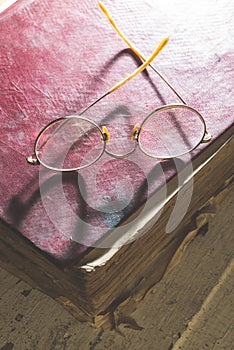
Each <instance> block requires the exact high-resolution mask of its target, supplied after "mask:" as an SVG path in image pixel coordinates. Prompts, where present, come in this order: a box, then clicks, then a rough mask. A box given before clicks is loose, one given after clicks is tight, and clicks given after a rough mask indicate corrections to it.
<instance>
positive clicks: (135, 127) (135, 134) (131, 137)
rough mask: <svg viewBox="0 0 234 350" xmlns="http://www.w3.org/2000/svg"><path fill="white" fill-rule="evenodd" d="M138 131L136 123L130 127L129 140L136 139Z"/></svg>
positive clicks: (138, 127) (138, 126)
mask: <svg viewBox="0 0 234 350" xmlns="http://www.w3.org/2000/svg"><path fill="white" fill-rule="evenodd" d="M139 131H140V125H139V124H138V123H137V124H136V125H135V126H134V128H133V129H132V133H131V136H130V140H131V141H133V140H137V137H138V134H139Z"/></svg>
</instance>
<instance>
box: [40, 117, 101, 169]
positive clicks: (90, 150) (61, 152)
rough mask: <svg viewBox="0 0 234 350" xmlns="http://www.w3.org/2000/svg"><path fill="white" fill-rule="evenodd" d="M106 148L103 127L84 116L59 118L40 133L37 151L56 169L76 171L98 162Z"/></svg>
mask: <svg viewBox="0 0 234 350" xmlns="http://www.w3.org/2000/svg"><path fill="white" fill-rule="evenodd" d="M104 149H105V142H104V141H103V137H102V132H101V130H100V129H99V127H98V126H97V125H96V124H94V123H92V122H90V121H89V120H86V119H84V118H81V117H68V118H61V119H58V120H55V121H54V122H52V123H51V124H49V125H48V126H47V127H46V128H45V129H44V130H43V131H42V132H41V134H40V135H39V137H38V140H37V142H36V146H35V153H36V156H37V158H38V160H39V161H40V163H41V164H42V165H44V166H45V167H47V168H49V169H52V170H59V171H72V170H78V169H81V168H85V167H87V166H89V165H91V164H93V163H94V162H96V161H97V160H98V159H99V158H100V157H101V155H102V154H103V152H104Z"/></svg>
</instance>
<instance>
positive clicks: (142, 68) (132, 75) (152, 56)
mask: <svg viewBox="0 0 234 350" xmlns="http://www.w3.org/2000/svg"><path fill="white" fill-rule="evenodd" d="M168 41H169V38H165V39H163V40H162V41H161V42H160V44H159V45H158V46H157V47H156V49H155V50H154V52H153V53H152V55H151V56H150V57H149V58H148V59H146V60H145V62H144V63H143V64H142V65H141V66H140V67H139V68H138V69H136V70H135V71H134V72H133V73H132V74H130V75H129V76H127V78H125V79H123V80H121V81H120V82H119V83H117V84H115V85H114V86H113V87H112V88H111V89H109V90H108V91H107V92H105V93H104V94H103V95H102V96H101V97H99V98H98V99H97V100H96V101H94V102H92V103H91V104H90V105H89V106H88V107H86V108H85V109H83V110H82V111H81V112H80V113H79V115H82V114H83V113H85V112H86V111H87V110H88V109H89V108H91V107H92V106H94V105H95V104H96V103H97V102H98V101H101V100H102V99H103V98H104V97H105V96H107V95H109V94H111V93H112V92H114V91H115V90H117V89H119V88H120V87H121V86H123V85H124V84H126V83H127V82H128V81H129V80H131V79H132V78H134V77H135V76H136V75H138V74H139V73H141V72H142V71H143V70H144V69H145V68H146V67H147V66H148V65H149V64H150V63H151V62H152V61H153V60H154V58H155V57H156V56H157V55H158V54H159V52H160V51H161V50H162V49H163V48H164V46H165V45H166V44H167V43H168Z"/></svg>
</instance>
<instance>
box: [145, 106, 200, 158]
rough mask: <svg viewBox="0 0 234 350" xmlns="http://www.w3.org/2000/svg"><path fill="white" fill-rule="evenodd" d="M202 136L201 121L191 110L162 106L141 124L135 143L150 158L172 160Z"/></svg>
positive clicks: (193, 110)
mask: <svg viewBox="0 0 234 350" xmlns="http://www.w3.org/2000/svg"><path fill="white" fill-rule="evenodd" d="M204 133H205V123H204V120H203V118H202V116H201V115H200V114H199V113H198V112H197V111H196V110H195V109H193V108H191V107H188V106H186V105H181V106H180V105H179V106H177V105H172V106H163V107H161V108H159V109H157V110H156V111H154V112H153V113H152V114H150V115H149V116H148V117H147V118H146V119H145V121H144V122H143V123H142V125H141V129H140V133H139V137H138V142H139V146H140V148H141V150H142V151H143V152H144V153H146V154H147V155H149V156H151V157H155V158H172V157H178V156H180V155H183V154H185V153H188V152H190V151H192V150H193V149H194V148H195V147H196V146H197V145H198V144H199V143H200V142H201V140H202V139H203V137H204Z"/></svg>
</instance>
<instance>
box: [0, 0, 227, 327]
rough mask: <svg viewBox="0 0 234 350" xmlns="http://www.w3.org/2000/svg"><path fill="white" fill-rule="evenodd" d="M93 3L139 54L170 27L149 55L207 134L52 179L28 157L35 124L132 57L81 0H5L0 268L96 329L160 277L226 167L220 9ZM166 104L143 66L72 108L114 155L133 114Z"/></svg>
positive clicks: (91, 90) (123, 147)
mask: <svg viewBox="0 0 234 350" xmlns="http://www.w3.org/2000/svg"><path fill="white" fill-rule="evenodd" d="M105 5H106V6H107V7H108V9H109V10H110V12H111V14H112V16H113V17H114V18H115V20H116V23H118V26H119V27H120V28H121V29H122V30H123V32H124V33H125V35H126V37H128V38H129V40H131V41H132V42H133V43H134V45H136V47H138V49H139V50H140V51H141V52H143V53H144V55H145V56H146V57H149V56H150V54H151V53H152V51H153V50H154V48H155V47H156V46H157V45H158V43H159V42H160V41H161V39H162V38H163V37H167V36H168V33H170V43H169V44H168V45H167V46H166V47H165V48H164V50H163V51H162V52H161V53H160V54H159V55H158V57H157V58H155V60H154V62H153V64H154V65H155V66H156V67H157V68H158V69H159V71H161V72H162V73H163V75H165V76H167V78H168V80H169V81H171V82H172V83H173V85H174V86H176V89H177V90H178V91H179V93H180V95H181V96H183V98H184V99H185V101H186V103H187V104H188V105H190V106H192V107H193V108H195V109H197V110H198V111H199V113H201V115H202V116H203V117H204V119H205V122H206V125H207V130H208V131H209V132H210V133H211V134H212V135H213V137H212V140H211V141H210V142H209V143H204V144H201V145H199V146H198V147H197V148H196V149H195V150H194V151H193V152H192V153H191V154H190V155H189V156H186V157H182V158H180V159H177V158H174V159H172V160H171V161H166V162H165V161H164V162H161V161H160V160H156V159H154V158H151V157H148V156H146V155H145V154H143V153H142V152H141V151H140V150H139V148H138V149H136V150H135V152H134V153H132V154H131V155H130V156H129V157H126V158H120V159H118V158H113V157H111V156H110V155H108V154H107V153H104V154H103V156H102V157H101V158H100V159H99V160H98V161H97V162H96V163H95V164H93V165H92V166H90V167H88V168H86V169H83V170H81V171H79V172H73V173H66V174H63V175H61V173H55V172H51V171H44V170H43V168H42V167H38V166H35V167H33V166H30V165H29V164H27V162H26V157H27V156H29V155H31V154H32V153H33V146H34V141H35V138H36V136H37V134H38V133H39V131H40V130H41V129H42V127H44V126H45V125H46V124H48V123H49V122H51V121H52V120H53V119H55V118H60V117H64V116H68V115H73V114H79V112H80V111H82V110H83V109H84V108H85V107H86V106H88V105H89V104H90V103H92V102H93V101H95V100H96V99H97V98H99V97H100V96H102V94H103V93H104V92H105V91H107V90H108V89H110V88H111V87H112V86H113V85H115V84H116V83H117V82H118V81H120V80H121V79H123V78H125V77H126V76H127V75H128V74H130V73H132V72H133V71H134V70H135V69H137V67H138V66H139V65H140V64H141V63H142V62H141V61H140V60H139V59H138V58H137V57H136V56H135V55H134V54H133V53H132V51H131V50H130V49H129V48H128V47H127V45H126V44H125V43H124V42H123V41H122V40H121V39H120V38H119V37H118V36H117V34H116V33H115V31H114V30H113V28H112V27H111V25H110V24H109V23H108V21H107V20H106V18H105V17H104V16H103V14H102V12H101V11H100V9H99V8H98V5H97V4H94V3H93V2H92V1H88V0H87V1H85V2H82V3H77V2H75V3H74V2H72V1H69V0H66V1H64V2H62V3H61V2H59V1H53V2H49V1H39V0H35V1H18V2H16V3H15V4H14V5H12V6H11V7H10V8H9V9H7V10H4V12H2V13H1V17H0V55H1V56H0V64H1V66H0V75H1V79H0V84H1V86H0V89H1V90H0V91H1V93H0V117H1V140H0V142H1V163H0V166H1V174H2V176H1V227H2V230H1V237H0V251H1V264H2V266H4V267H5V268H6V269H8V270H10V271H12V272H13V273H15V274H17V275H18V276H21V277H22V278H24V279H25V280H27V281H28V282H30V283H31V284H32V285H33V286H34V287H37V288H40V289H42V290H43V291H44V292H45V293H47V294H49V295H51V296H52V297H53V298H55V299H57V300H58V301H60V302H62V303H63V304H64V305H65V306H66V307H67V308H68V309H69V310H70V311H72V312H73V313H74V314H76V315H77V317H79V318H81V319H86V320H88V321H89V322H96V323H97V324H102V322H104V321H105V320H106V319H107V318H108V317H109V315H110V314H111V312H113V310H114V309H115V308H116V307H117V306H118V305H119V304H120V303H122V302H123V301H124V300H126V299H128V298H130V297H131V296H132V295H134V294H135V295H136V294H137V295H143V294H144V293H145V291H146V290H148V289H149V288H150V286H152V285H153V284H154V283H156V282H157V281H158V280H160V278H161V277H162V276H163V273H164V272H165V270H166V269H167V266H168V264H169V263H170V261H171V259H172V257H173V255H174V254H175V252H176V250H177V248H178V247H179V246H180V244H181V242H182V241H183V239H184V238H185V237H186V235H187V233H188V230H189V229H188V225H189V223H190V221H191V218H192V217H193V215H194V214H195V212H196V211H197V210H198V209H199V208H200V207H201V206H203V205H204V203H205V202H206V201H207V200H208V199H209V198H210V197H212V196H213V195H214V194H215V193H216V192H217V191H219V189H220V188H222V186H223V185H224V183H225V181H226V180H227V179H229V178H230V176H231V174H232V172H233V168H232V164H233V160H231V157H233V151H232V150H233V143H232V142H231V140H230V139H231V136H232V133H233V128H232V125H233V103H232V99H231V91H232V87H233V79H232V69H231V61H232V57H233V51H232V45H231V34H230V31H231V20H232V19H231V16H230V13H231V11H230V10H231V8H232V6H233V5H232V4H228V5H227V6H224V5H223V3H222V2H221V1H220V2H217V3H216V6H215V7H214V8H212V11H209V9H210V7H209V6H211V5H207V7H204V8H203V7H199V6H198V4H197V3H196V4H193V5H191V4H190V5H191V6H194V9H193V10H194V11H191V7H190V6H188V5H187V2H182V3H180V7H179V8H176V9H174V8H173V5H172V4H170V6H166V5H165V3H164V2H162V3H160V6H159V4H157V6H156V4H154V3H152V4H149V3H148V2H147V1H144V2H141V4H138V3H136V2H133V1H129V2H128V3H127V4H126V3H125V2H123V1H119V2H118V3H116V4H115V3H112V2H110V1H106V2H105ZM201 8H202V10H201ZM174 11H177V13H178V15H177V16H174ZM224 17H225V22H224V23H223V24H222V25H220V18H224ZM229 29H230V31H229ZM180 102H181V101H179V100H178V98H177V97H176V96H175V95H174V94H173V93H172V91H171V90H170V89H169V88H168V86H166V84H165V83H164V82H163V81H162V80H161V79H160V78H159V77H158V76H157V74H155V72H154V71H152V70H151V69H150V67H149V68H148V69H147V70H145V71H144V72H142V73H141V74H139V75H138V76H136V77H135V78H134V79H132V80H131V81H129V82H128V83H127V84H125V85H124V86H123V87H121V88H120V89H118V90H117V91H115V92H113V93H112V94H110V95H108V96H106V97H105V98H104V99H102V100H101V101H100V102H99V103H97V104H96V105H95V106H94V107H92V108H90V109H89V110H88V111H87V112H86V113H84V116H85V117H86V118H89V119H90V120H92V121H93V122H95V123H97V124H98V125H100V126H102V125H105V126H106V127H107V128H108V130H109V131H110V134H111V140H110V142H109V144H108V145H107V150H108V151H110V152H113V153H119V152H120V153H121V152H127V151H128V150H131V149H132V147H133V143H132V141H131V140H130V137H129V135H130V134H131V130H132V128H133V127H134V125H135V124H136V123H141V122H142V121H143V120H144V119H145V118H146V117H147V116H148V115H149V114H150V113H151V112H152V111H153V110H155V109H156V108H157V107H159V106H160V105H165V104H169V103H180Z"/></svg>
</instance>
